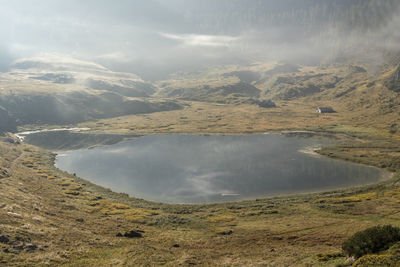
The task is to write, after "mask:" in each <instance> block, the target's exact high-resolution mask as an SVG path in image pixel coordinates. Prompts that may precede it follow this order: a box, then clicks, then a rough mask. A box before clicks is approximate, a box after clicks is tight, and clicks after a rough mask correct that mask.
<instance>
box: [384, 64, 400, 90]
mask: <svg viewBox="0 0 400 267" xmlns="http://www.w3.org/2000/svg"><path fill="white" fill-rule="evenodd" d="M385 85H386V87H387V88H388V89H389V90H392V91H394V92H397V93H400V65H399V66H398V67H397V69H396V71H395V72H394V73H393V75H392V76H391V77H390V79H389V80H388V81H386V83H385Z"/></svg>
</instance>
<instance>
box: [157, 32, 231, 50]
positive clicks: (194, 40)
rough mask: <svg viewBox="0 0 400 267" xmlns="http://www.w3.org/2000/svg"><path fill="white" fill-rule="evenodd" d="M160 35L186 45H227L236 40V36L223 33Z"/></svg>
mask: <svg viewBox="0 0 400 267" xmlns="http://www.w3.org/2000/svg"><path fill="white" fill-rule="evenodd" d="M160 35H161V36H163V37H165V38H167V39H170V40H176V41H179V42H181V43H182V44H183V45H186V46H211V47H228V46H230V45H232V43H234V42H236V41H237V40H238V37H233V36H225V35H202V34H171V33H160Z"/></svg>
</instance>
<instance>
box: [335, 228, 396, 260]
mask: <svg viewBox="0 0 400 267" xmlns="http://www.w3.org/2000/svg"><path fill="white" fill-rule="evenodd" d="M397 241H400V228H398V227H393V226H391V225H384V226H380V225H379V226H374V227H371V228H368V229H365V230H364V231H360V232H357V233H355V234H354V235H353V236H352V237H350V238H349V239H347V240H346V241H345V242H344V243H343V245H342V249H343V250H344V251H345V252H346V253H347V254H348V255H349V256H354V257H356V258H359V257H361V256H363V255H366V254H373V253H377V252H379V251H382V250H386V249H388V248H389V247H390V246H391V245H393V244H394V243H396V242H397Z"/></svg>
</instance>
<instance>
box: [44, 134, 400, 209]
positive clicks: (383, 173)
mask: <svg viewBox="0 0 400 267" xmlns="http://www.w3.org/2000/svg"><path fill="white" fill-rule="evenodd" d="M298 132H299V131H295V135H294V136H296V134H297V133H298ZM300 132H301V133H303V131H300ZM307 133H309V132H307ZM263 134H275V135H286V134H287V133H286V132H285V133H263ZM263 134H258V133H254V134H244V135H233V134H232V135H229V136H248V135H263ZM111 135H112V134H111ZM151 135H155V136H159V135H165V134H148V135H140V136H135V137H131V138H126V139H124V140H121V141H120V142H118V143H121V142H125V141H129V140H131V139H133V138H137V137H142V136H151ZM167 135H191V136H193V135H197V136H213V135H214V134H196V133H189V134H167ZM216 136H221V135H216ZM286 136H287V135H286ZM322 136H324V135H322ZM289 137H290V135H289ZM311 138H315V135H312V136H311ZM102 146H107V144H100V145H95V146H92V147H87V148H81V149H93V148H96V147H102ZM321 148H322V146H311V147H305V148H303V149H300V150H298V152H300V153H304V154H308V155H310V156H316V157H321V158H324V157H326V158H328V159H331V160H340V161H344V162H348V163H351V164H355V165H360V166H364V167H369V168H374V169H377V170H379V171H380V176H379V178H378V180H377V181H376V182H372V183H367V184H363V185H355V186H351V187H339V188H335V189H322V190H312V191H308V192H294V193H282V194H277V195H272V196H259V197H252V198H243V199H239V200H234V201H219V202H204V203H203V202H201V203H171V202H159V201H154V200H148V199H143V200H144V201H148V202H151V203H154V204H155V203H161V204H163V205H213V204H226V203H240V202H248V201H256V200H257V199H275V198H282V199H286V198H293V197H295V196H299V195H302V196H305V197H307V196H311V195H315V194H330V193H335V192H345V191H349V190H350V191H357V190H363V189H366V188H368V187H371V186H377V185H379V184H380V183H382V182H387V181H390V180H391V179H392V178H393V177H394V175H395V172H390V171H388V170H385V169H383V168H378V167H376V166H372V165H368V164H362V163H358V162H353V161H350V160H345V159H340V158H335V157H329V156H327V155H323V154H319V153H318V152H317V151H318V150H319V149H321ZM75 150H80V149H72V150H62V151H51V152H52V153H53V154H54V155H55V157H54V162H53V166H54V167H55V168H57V169H59V168H58V167H57V166H56V157H57V155H58V153H63V152H68V151H75ZM59 170H61V169H59ZM61 171H63V172H66V171H64V170H61ZM67 173H68V172H67ZM69 174H70V173H69ZM70 175H73V174H70ZM75 177H76V176H75ZM77 178H79V179H81V180H83V181H86V182H89V183H92V184H94V185H95V186H97V187H100V188H103V189H105V190H110V191H112V192H113V193H116V194H126V195H128V198H131V199H135V200H136V199H141V198H138V197H135V196H130V195H129V194H127V193H126V192H116V191H113V190H111V189H110V188H107V187H104V186H102V185H98V184H95V183H93V182H91V181H89V180H87V179H85V178H83V177H77ZM235 195H236V194H235Z"/></svg>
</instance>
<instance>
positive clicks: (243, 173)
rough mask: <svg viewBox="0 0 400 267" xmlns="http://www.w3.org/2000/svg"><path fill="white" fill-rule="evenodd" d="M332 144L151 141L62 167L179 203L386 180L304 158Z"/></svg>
mask: <svg viewBox="0 0 400 267" xmlns="http://www.w3.org/2000/svg"><path fill="white" fill-rule="evenodd" d="M326 143H327V141H326V140H321V139H314V138H308V139H304V138H296V137H285V136H280V135H252V136H193V135H168V136H145V137H140V138H136V139H133V140H129V141H126V142H122V143H119V144H116V145H111V146H103V147H97V148H94V149H84V150H76V151H71V152H66V153H63V155H62V156H61V155H59V156H58V157H57V161H56V165H57V166H58V167H59V168H60V169H63V170H66V171H68V172H71V173H72V172H74V173H77V175H79V176H80V177H83V178H85V179H87V180H89V181H91V182H94V183H96V184H99V185H102V186H104V187H108V188H111V189H112V190H114V191H117V192H125V193H128V194H130V195H131V196H134V197H139V198H144V199H147V200H154V201H161V202H174V203H200V202H219V201H232V200H240V199H249V198H256V197H265V196H273V195H279V194H289V193H300V192H312V191H317V190H328V189H335V188H342V187H349V186H355V185H362V184H367V183H373V182H376V181H378V180H379V178H380V174H381V172H380V171H379V170H378V169H375V168H370V167H366V166H361V165H356V164H351V163H347V162H343V161H337V160H332V159H328V158H324V157H317V156H313V155H310V154H307V153H301V152H299V150H301V149H304V148H305V147H310V146H317V145H320V144H326Z"/></svg>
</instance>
